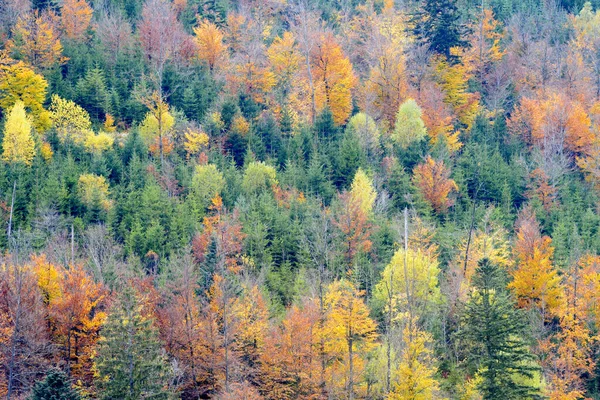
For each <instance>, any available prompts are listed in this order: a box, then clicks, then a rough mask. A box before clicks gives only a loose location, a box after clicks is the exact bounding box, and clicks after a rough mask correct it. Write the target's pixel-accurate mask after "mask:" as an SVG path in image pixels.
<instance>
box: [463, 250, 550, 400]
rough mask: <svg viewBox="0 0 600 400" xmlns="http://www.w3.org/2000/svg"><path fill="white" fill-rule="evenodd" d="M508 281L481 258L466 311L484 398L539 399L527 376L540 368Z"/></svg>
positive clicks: (467, 334)
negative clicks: (532, 351) (528, 341)
mask: <svg viewBox="0 0 600 400" xmlns="http://www.w3.org/2000/svg"><path fill="white" fill-rule="evenodd" d="M506 283H507V276H506V273H505V272H504V271H502V270H501V269H500V268H498V266H496V265H494V264H492V263H491V262H490V261H489V260H487V259H483V260H481V261H480V263H479V267H478V268H477V271H476V274H475V276H474V277H473V289H472V290H471V292H470V293H469V300H468V302H467V304H466V305H465V311H464V315H463V324H464V328H463V329H464V331H463V332H464V337H465V339H469V340H471V341H472V342H467V343H468V344H469V343H470V348H469V349H470V350H469V357H470V358H471V360H472V361H473V362H474V363H475V365H477V366H479V370H480V371H481V372H480V373H481V376H482V379H483V380H482V382H481V385H480V388H479V390H480V392H481V393H482V395H483V398H484V399H490V400H493V399H498V400H500V399H515V400H517V399H537V398H539V395H538V388H536V387H533V386H531V384H529V383H527V381H526V380H524V379H523V378H528V379H532V378H533V377H534V376H535V373H536V372H537V371H539V368H538V367H537V366H536V365H535V364H534V358H533V356H532V355H531V354H530V353H529V351H528V349H527V346H526V345H525V343H524V341H523V339H522V335H523V332H524V323H523V321H522V319H521V315H520V314H519V313H518V311H517V310H515V308H514V302H513V300H512V297H511V294H510V292H509V291H507V290H506Z"/></svg>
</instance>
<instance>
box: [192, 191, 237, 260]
mask: <svg viewBox="0 0 600 400" xmlns="http://www.w3.org/2000/svg"><path fill="white" fill-rule="evenodd" d="M209 209H210V211H211V214H212V215H210V216H207V217H204V222H203V225H204V229H203V231H202V233H200V234H198V235H196V237H195V238H194V239H193V240H192V250H193V253H194V257H195V259H196V261H197V262H198V263H202V262H204V260H205V257H206V254H207V251H208V249H209V246H210V244H211V242H212V241H215V243H216V245H217V246H216V248H217V260H218V265H217V271H218V272H222V271H225V270H229V271H232V272H238V271H239V270H240V262H241V261H240V253H241V251H242V242H243V240H244V238H245V237H246V235H245V234H244V233H243V232H242V226H241V224H240V223H239V222H238V214H237V211H235V212H234V213H233V214H232V215H229V216H228V215H227V214H226V212H225V210H224V209H223V200H222V199H221V197H220V196H217V197H215V198H214V199H213V200H212V205H211V206H210V208H209Z"/></svg>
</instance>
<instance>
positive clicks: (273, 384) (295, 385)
mask: <svg viewBox="0 0 600 400" xmlns="http://www.w3.org/2000/svg"><path fill="white" fill-rule="evenodd" d="M319 318H320V313H319V309H318V304H317V301H316V300H315V299H309V300H306V301H304V302H303V303H302V304H301V305H299V306H298V305H293V306H292V307H291V308H290V309H288V310H287V312H286V315H285V318H284V319H283V320H282V321H281V324H278V325H277V326H273V327H272V328H271V329H270V332H269V335H267V336H266V338H265V349H264V351H263V352H262V354H261V360H260V365H261V379H260V380H261V387H262V389H263V393H264V395H265V396H266V397H267V398H268V399H273V400H275V399H286V400H292V399H303V398H310V396H312V395H313V394H315V393H317V392H318V390H319V388H318V385H319V374H318V371H319V365H318V364H319V360H318V357H316V355H315V352H316V349H317V346H318V343H319V337H318V335H317V329H318V323H319Z"/></svg>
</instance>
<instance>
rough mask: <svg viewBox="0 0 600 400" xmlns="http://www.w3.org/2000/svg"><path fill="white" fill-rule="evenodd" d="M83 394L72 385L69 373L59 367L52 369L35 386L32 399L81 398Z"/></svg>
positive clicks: (63, 399) (74, 399)
mask: <svg viewBox="0 0 600 400" xmlns="http://www.w3.org/2000/svg"><path fill="white" fill-rule="evenodd" d="M79 399H81V396H80V395H79V393H78V392H77V391H76V390H75V389H73V388H72V387H71V381H70V380H69V378H68V377H67V375H66V374H65V373H64V372H62V371H60V370H57V369H51V370H50V371H49V372H48V374H47V375H46V378H44V380H43V381H39V382H37V383H36V384H35V386H34V387H33V393H32V395H31V400H79Z"/></svg>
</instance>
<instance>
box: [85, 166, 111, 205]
mask: <svg viewBox="0 0 600 400" xmlns="http://www.w3.org/2000/svg"><path fill="white" fill-rule="evenodd" d="M77 192H78V194H79V198H80V199H81V202H82V203H83V204H85V205H86V206H87V207H91V206H93V205H94V203H95V202H96V201H97V202H99V204H100V206H101V207H102V208H104V209H105V210H109V209H110V207H111V206H112V201H111V200H110V199H109V198H108V196H109V190H108V182H106V179H105V178H104V177H103V176H98V175H94V174H83V175H81V176H80V177H79V181H78V185H77Z"/></svg>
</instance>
